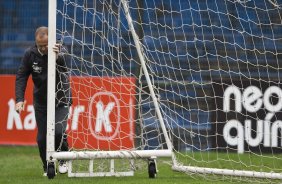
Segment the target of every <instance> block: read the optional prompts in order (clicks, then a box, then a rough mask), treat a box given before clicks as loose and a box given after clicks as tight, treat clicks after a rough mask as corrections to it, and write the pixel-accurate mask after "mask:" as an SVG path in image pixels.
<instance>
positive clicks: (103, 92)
mask: <svg viewBox="0 0 282 184" xmlns="http://www.w3.org/2000/svg"><path fill="white" fill-rule="evenodd" d="M128 6H129V10H130V15H131V18H132V19H133V26H134V28H135V31H136V33H137V34H138V37H139V42H140V44H141V46H142V53H143V55H144V57H145V60H146V66H147V69H148V70H149V74H150V78H151V80H152V83H153V88H154V91H155V93H156V96H157V98H158V102H159V105H160V108H161V112H162V115H163V118H164V121H165V124H166V128H167V129H168V132H169V135H170V138H171V141H172V143H173V147H174V152H175V154H176V157H177V160H178V162H179V163H182V164H183V165H190V166H200V167H209V168H227V169H236V170H251V171H252V170H253V171H264V172H278V173H279V172H281V170H282V168H281V163H282V160H281V158H280V153H281V151H282V149H281V143H282V141H281V128H282V121H281V120H280V119H281V117H282V116H281V104H282V102H281V99H282V90H281V83H280V74H281V68H280V60H281V59H282V57H281V56H282V50H281V48H282V31H281V30H282V19H281V13H282V10H281V2H280V1H270V0H269V1H268V0H248V1H236V0H225V1H219V0H212V1H210V0H197V1H188V0H185V1H184V0H164V1H160V0H138V1H137V0H131V1H129V2H128ZM57 22H58V25H57V35H58V38H60V39H61V40H62V41H63V42H64V45H65V46H66V47H67V48H68V51H69V54H70V57H71V62H69V63H68V67H69V69H70V71H71V75H72V91H73V96H74V106H73V111H72V112H73V113H72V115H74V114H75V113H74V112H76V114H75V116H74V117H72V123H73V122H75V123H74V124H75V125H74V124H72V126H73V129H71V126H70V127H69V128H70V129H69V140H70V141H71V142H70V144H71V145H72V146H73V148H72V149H73V150H89V149H91V150H119V149H122V150H124V149H129V150H130V149H135V150H143V149H145V150H146V149H164V148H167V144H166V143H165V139H164V136H163V133H162V131H161V128H160V125H159V120H158V118H157V115H156V112H155V107H154V105H153V101H152V97H151V96H150V93H149V89H148V85H147V81H146V80H145V77H144V73H143V72H142V69H141V64H140V60H139V57H138V55H137V50H136V46H135V43H134V41H133V38H132V33H131V31H130V30H129V25H128V22H127V20H126V17H125V11H124V8H123V6H122V2H121V1H118V0H109V1H102V0H91V1H90V0H64V1H59V2H58V10H57ZM118 105H119V106H118ZM117 107H118V108H117ZM99 118H100V120H97V119H99ZM107 118H108V119H107ZM76 120H77V121H76ZM76 125H77V126H76ZM75 128H76V129H75ZM115 130H118V131H115ZM109 137H110V138H109ZM241 179H242V178H241Z"/></svg>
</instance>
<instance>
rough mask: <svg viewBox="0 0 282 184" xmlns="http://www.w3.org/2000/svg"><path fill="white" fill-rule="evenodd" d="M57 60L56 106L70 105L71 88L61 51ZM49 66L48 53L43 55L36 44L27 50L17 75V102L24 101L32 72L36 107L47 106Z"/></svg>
mask: <svg viewBox="0 0 282 184" xmlns="http://www.w3.org/2000/svg"><path fill="white" fill-rule="evenodd" d="M56 62H57V65H56V106H70V105H71V104H72V99H71V88H70V83H69V72H68V69H67V67H66V59H65V56H64V54H61V53H60V54H59V55H58V59H57V61H56ZM47 66H48V57H47V55H41V54H40V53H39V52H38V50H37V47H36V46H33V47H31V48H29V49H27V50H26V52H25V54H24V57H23V59H22V62H21V65H20V67H19V69H18V72H17V75H16V102H20V101H24V94H25V90H26V85H27V80H28V77H29V75H30V74H31V75H32V80H33V83H34V87H33V104H34V107H35V108H44V109H45V108H47V73H48V72H47Z"/></svg>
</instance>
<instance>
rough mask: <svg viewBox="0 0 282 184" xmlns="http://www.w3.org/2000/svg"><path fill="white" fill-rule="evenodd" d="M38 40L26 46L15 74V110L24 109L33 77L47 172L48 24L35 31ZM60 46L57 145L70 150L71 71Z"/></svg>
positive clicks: (61, 168) (64, 169)
mask: <svg viewBox="0 0 282 184" xmlns="http://www.w3.org/2000/svg"><path fill="white" fill-rule="evenodd" d="M35 42H36V44H35V45H34V46H33V47H31V48H29V49H27V50H26V52H25V54H24V57H23V59H22V63H21V65H20V67H19V69H18V72H17V75H16V111H17V112H18V113H21V111H23V110H24V106H25V100H24V94H25V90H26V85H27V80H28V77H29V76H30V75H31V76H32V80H33V84H34V87H33V101H34V102H33V104H34V109H35V118H36V123H37V128H38V133H37V144H38V148H39V153H40V158H41V160H42V163H43V169H44V175H45V176H46V175H47V174H46V171H47V162H46V134H47V65H48V28H47V27H39V28H38V29H37V30H36V32H35ZM60 49H61V46H60V45H59V44H55V46H54V47H53V51H54V52H55V53H56V58H57V60H56V63H57V65H56V107H55V109H56V110H55V112H56V113H55V114H56V115H55V121H56V123H55V149H56V150H57V151H68V143H67V137H66V134H65V130H66V126H67V117H68V112H69V106H70V105H71V103H72V100H71V89H70V84H69V73H68V70H67V67H66V60H65V56H64V54H63V53H61V52H60ZM58 169H59V172H60V173H66V172H67V169H68V168H67V165H66V163H65V161H59V167H58Z"/></svg>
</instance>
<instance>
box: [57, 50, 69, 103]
mask: <svg viewBox="0 0 282 184" xmlns="http://www.w3.org/2000/svg"><path fill="white" fill-rule="evenodd" d="M56 63H57V67H56V68H57V72H58V76H59V77H58V80H59V81H57V83H60V84H61V85H57V87H58V86H61V89H58V90H59V91H63V94H64V98H65V100H66V103H67V104H68V105H71V104H72V90H71V86H70V70H69V69H68V64H69V63H70V56H69V55H68V52H67V50H66V49H65V48H62V52H61V53H60V54H59V55H58V59H57V61H56Z"/></svg>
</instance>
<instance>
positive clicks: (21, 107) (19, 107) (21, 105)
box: [16, 101, 26, 114]
mask: <svg viewBox="0 0 282 184" xmlns="http://www.w3.org/2000/svg"><path fill="white" fill-rule="evenodd" d="M25 104H26V101H24V102H18V103H17V104H16V111H17V113H19V114H20V113H21V112H22V111H24V107H25Z"/></svg>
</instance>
